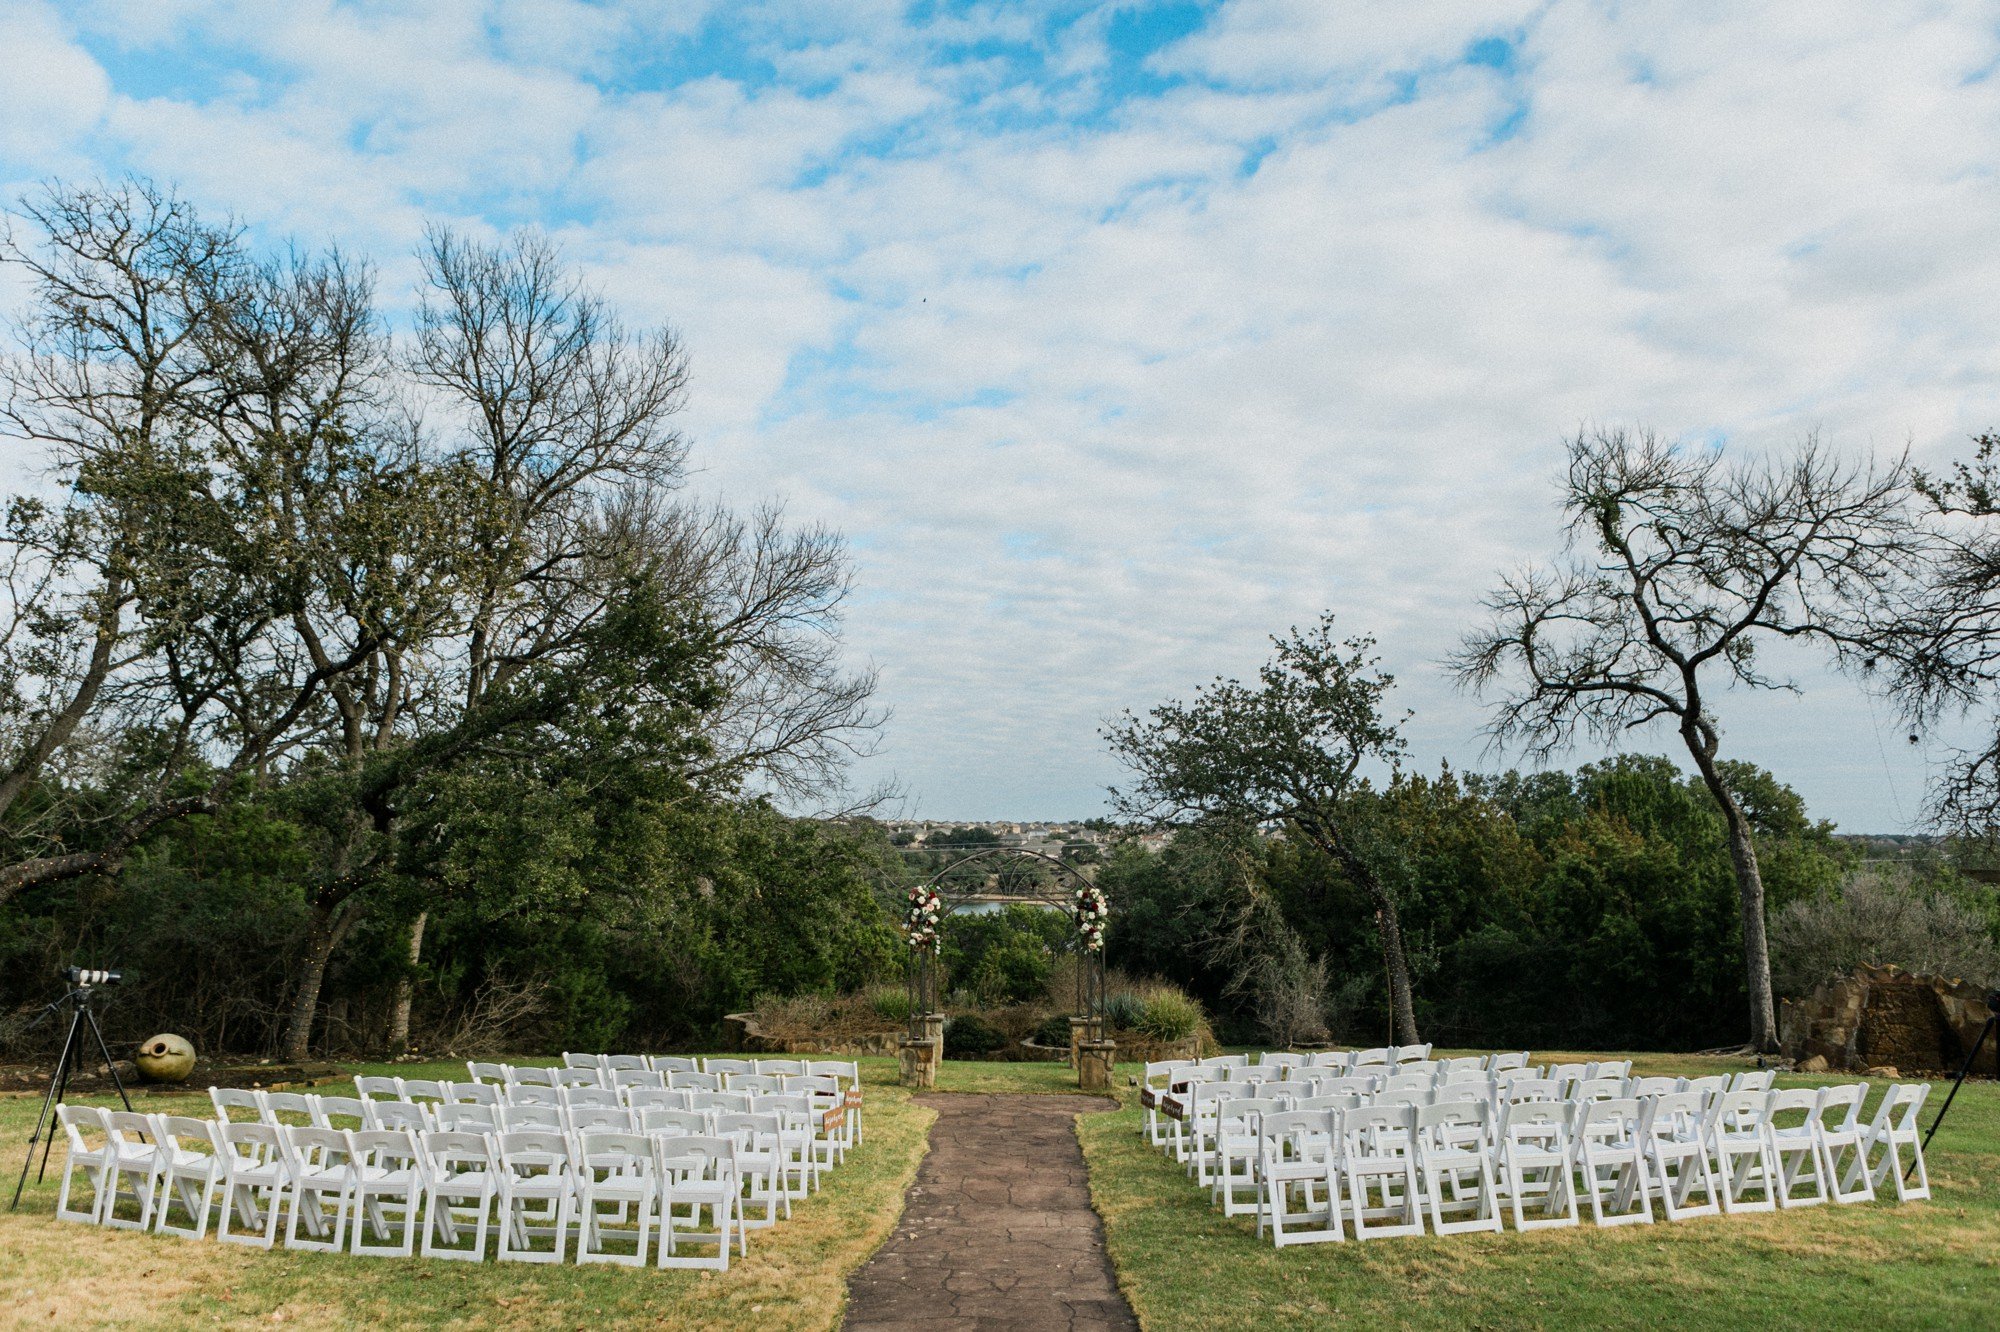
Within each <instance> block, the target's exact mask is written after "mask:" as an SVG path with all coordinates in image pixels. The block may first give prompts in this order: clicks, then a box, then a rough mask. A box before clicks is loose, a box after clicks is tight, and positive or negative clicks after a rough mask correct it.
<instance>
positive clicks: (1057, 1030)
mask: <svg viewBox="0 0 2000 1332" xmlns="http://www.w3.org/2000/svg"><path fill="white" fill-rule="evenodd" d="M1035 1044H1036V1045H1047V1046H1052V1047H1054V1048H1055V1049H1058V1050H1067V1049H1069V1014H1067V1013H1057V1014H1055V1015H1054V1016H1052V1017H1050V1018H1048V1019H1047V1020H1045V1021H1044V1022H1043V1023H1042V1025H1041V1026H1039V1027H1036V1028H1035Z"/></svg>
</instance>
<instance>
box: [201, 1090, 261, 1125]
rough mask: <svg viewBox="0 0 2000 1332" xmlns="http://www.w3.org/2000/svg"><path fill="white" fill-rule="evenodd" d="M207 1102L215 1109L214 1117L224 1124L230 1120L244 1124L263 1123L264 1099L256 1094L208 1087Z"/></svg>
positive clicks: (248, 1091) (247, 1091)
mask: <svg viewBox="0 0 2000 1332" xmlns="http://www.w3.org/2000/svg"><path fill="white" fill-rule="evenodd" d="M208 1100H209V1104H211V1105H213V1106H214V1107H215V1117H216V1118H217V1119H219V1120H221V1121H222V1122H223V1123H225V1124H226V1123H229V1122H230V1121H232V1120H234V1121H236V1122H239V1123H245V1124H261V1123H263V1122H264V1098H263V1096H262V1094H260V1093H258V1092H255V1091H250V1090H248V1089H244V1088H237V1087H210V1088H209V1089H208ZM237 1112H240V1113H237Z"/></svg>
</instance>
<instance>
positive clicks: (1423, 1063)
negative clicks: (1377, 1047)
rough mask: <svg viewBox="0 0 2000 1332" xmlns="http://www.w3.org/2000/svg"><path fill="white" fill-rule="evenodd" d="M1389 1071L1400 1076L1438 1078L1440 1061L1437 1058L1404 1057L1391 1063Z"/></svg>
mask: <svg viewBox="0 0 2000 1332" xmlns="http://www.w3.org/2000/svg"><path fill="white" fill-rule="evenodd" d="M1388 1072H1390V1073H1392V1074H1394V1075H1395V1076H1396V1077H1399V1078H1430V1079H1432V1080H1433V1081H1435V1080H1436V1078H1437V1073H1438V1061H1437V1060H1435V1059H1404V1060H1400V1061H1398V1062H1396V1063H1394V1064H1391V1065H1389V1068H1388Z"/></svg>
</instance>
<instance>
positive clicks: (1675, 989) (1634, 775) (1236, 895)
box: [1099, 757, 2000, 1050]
mask: <svg viewBox="0 0 2000 1332" xmlns="http://www.w3.org/2000/svg"><path fill="white" fill-rule="evenodd" d="M1727 771H1728V777H1729V781H1730V783H1731V788H1732V790H1733V791H1734V792H1735V793H1736V794H1737V796H1738V798H1739V799H1740V800H1741V801H1742V802H1743V805H1744V808H1745V809H1746V810H1748V811H1749V812H1750V817H1751V820H1752V823H1753V827H1754V835H1755V837H1756V839H1757V849H1758V857H1759V862H1760V864H1761V866H1762V870H1763V879H1764V884H1765V888H1766V891H1767V892H1768V894H1769V899H1770V902H1771V907H1772V911H1773V915H1774V919H1775V920H1776V921H1777V922H1778V925H1779V928H1778V930H1777V931H1776V938H1775V941H1774V948H1775V949H1776V951H1777V957H1776V958H1775V959H1774V960H1775V961H1776V962H1777V963H1778V964H1779V966H1778V968H1777V970H1778V974H1779V975H1780V978H1781V979H1782V980H1784V981H1785V982H1787V984H1786V985H1785V986H1784V987H1783V989H1781V993H1791V994H1796V993H1799V992H1801V991H1802V990H1803V989H1805V988H1809V987H1810V985H1811V984H1812V983H1813V982H1816V981H1817V980H1819V979H1821V976H1822V973H1823V972H1824V971H1828V970H1831V969H1833V968H1835V967H1837V966H1841V965H1852V964H1853V963H1854V962H1856V961H1861V960H1870V961H1899V962H1916V963H1918V964H1922V963H1923V962H1924V961H1925V960H1926V959H1927V957H1928V956H1929V955H1928V954H1926V955H1925V957H1915V956H1911V955H1909V954H1907V953H1904V952H1899V951H1898V950H1899V949H1912V950H1915V949H1917V947H1918V945H1916V944H1915V943H1914V942H1913V941H1912V940H1911V939H1910V938H1909V937H1908V935H1907V933H1903V934H1897V933H1892V932H1889V931H1885V930H1884V929H1882V928H1881V926H1880V923H1879V922H1871V921H1868V920H1863V921H1861V922H1860V923H1859V927H1858V928H1849V930H1848V935H1842V934H1840V932H1839V931H1840V929H1841V928H1843V927H1842V926H1841V925H1839V924H1837V923H1829V922H1828V921H1826V920H1825V919H1824V918H1825V917H1826V915H1827V913H1828V911H1829V909H1830V907H1831V908H1835V909H1837V904H1838V903H1839V902H1840V901H1841V900H1842V896H1843V893H1846V892H1852V891H1855V887H1856V885H1855V883H1854V881H1853V875H1854V871H1855V868H1856V856H1855V854H1854V851H1853V849H1852V848H1850V847H1848V846H1846V845H1844V844H1843V843H1842V842H1841V841H1840V840H1838V839H1836V838H1835V837H1834V835H1833V832H1832V828H1831V825H1829V824H1826V823H1823V822H1819V821H1816V820H1813V819H1811V818H1810V817H1809V816H1808V814H1807V812H1806V810H1805V807H1804V803H1803V802H1802V801H1801V800H1800V799H1799V797H1798V796H1797V794H1796V793H1794V792H1793V791H1791V790H1790V789H1788V788H1786V787H1785V786H1783V785H1781V784H1780V783H1778V782H1777V781H1775V780H1774V779H1773V778H1772V777H1771V776H1770V775H1769V774H1768V773H1765V772H1763V771H1761V770H1758V769H1756V768H1753V767H1750V766H1748V765H1743V764H1730V765H1728V769H1727ZM1346 815H1347V818H1348V820H1349V822H1348V828H1349V834H1350V836H1351V837H1352V838H1353V839H1354V840H1355V841H1356V843H1357V844H1359V845H1361V846H1363V847H1365V854H1366V855H1367V856H1368V857H1369V862H1370V864H1371V866H1372V867H1373V868H1374V869H1375V871H1376V873H1378V874H1379V875H1380V876H1381V878H1382V879H1383V880H1384V881H1385V883H1386V884H1387V886H1388V889H1389V891H1391V892H1393V893H1394V895H1395V899H1396V902H1397V905H1398V908H1399V910H1400V913H1401V919H1402V924H1403V930H1404V935H1405V940H1406V946H1407V952H1408V955H1409V957H1410V961H1411V972H1412V975H1411V980H1412V985H1411V989H1412V992H1413V996H1414V1004H1415V1009H1416V1017H1417V1021H1418V1022H1419V1024H1420V1025H1421V1029H1422V1031H1423V1033H1424V1035H1425V1037H1426V1038H1427V1039H1430V1040H1434V1041H1436V1042H1437V1043H1439V1044H1444V1045H1452V1046H1470V1047H1476V1048H1494V1047H1506V1046H1519V1047H1523V1048H1543V1049H1555V1048H1578V1049H1677V1050H1692V1049H1705V1048H1713V1047H1718V1046H1723V1045H1729V1044H1734V1043H1736V1042H1738V1041H1740V1040H1741V1036H1742V1021H1743V1019H1742V1015H1743V1010H1744V1003H1745V995H1744V973H1743V968H1742V966H1741V965H1740V962H1739V958H1740V957H1741V952H1742V946H1741V937H1740V931H1741V914H1740V912H1739V910H1738V899H1737V893H1736V886H1735V876H1734V872H1733V868H1732V865H1731V860H1730V853H1729V846H1728V829H1727V826H1726V824H1725V821H1724V819H1723V817H1722V815H1721V814H1720V812H1719V811H1718V810H1717V809H1716V806H1715V802H1714V801H1713V800H1712V799H1711V798H1710V797H1709V794H1708V792H1707V791H1706V790H1705V789H1704V788H1703V786H1702V785H1701V783H1700V780H1699V778H1694V777H1690V776H1688V775H1686V774H1684V773H1682V772H1681V771H1679V770H1678V769H1676V768H1675V767H1674V766H1673V765H1672V764H1671V763H1669V762H1668V761H1666V760H1665V759H1661V758H1650V757H1625V758H1619V759H1614V760H1611V761H1608V762H1604V763H1598V764H1591V765H1587V766H1584V767H1582V768H1580V769H1578V770H1576V771H1575V772H1573V773H1565V772H1542V773H1534V774H1527V775H1523V774H1519V773H1508V774H1506V775H1504V776H1500V777H1483V776H1476V775H1468V776H1460V775H1458V774H1454V773H1452V772H1450V771H1444V772H1441V773H1440V774H1438V775H1437V776H1433V777H1422V776H1418V777H1404V778H1400V779H1398V780H1396V781H1394V782H1393V783H1392V784H1390V785H1389V786H1388V787H1387V788H1386V789H1368V790H1365V791H1363V792H1360V793H1358V794H1356V795H1355V796H1354V797H1352V798H1351V801H1350V804H1349V806H1348V808H1347V811H1346ZM1099 882H1100V883H1101V884H1103V885H1104V887H1105V888H1106V890H1107V892H1108V893H1109V894H1110V896H1111V899H1112V901H1113V902H1114V903H1116V905H1117V928H1116V929H1115V930H1114V931H1112V932H1111V934H1110V935H1109V939H1108V944H1107V947H1108V949H1109V959H1110V961H1111V962H1112V963H1113V964H1114V965H1117V966H1119V967H1122V968H1123V969H1125V970H1126V971H1129V972H1132V973H1135V974H1151V975H1160V976H1171V977H1174V978H1175V979H1177V980H1179V981H1180V982H1181V983H1182V984H1183V985H1185V986H1187V987H1188V988H1190V989H1191V990H1192V991H1193V992H1194V993H1195V994H1196V995H1197V996H1198V997H1199V998H1200V999H1201V1000H1202V1001H1203V1002H1204V1004H1206V1005H1207V1006H1208V1008H1209V1011H1210V1013H1211V1017H1212V1020H1213V1022H1214V1023H1215V1025H1216V1028H1217V1031H1218V1034H1219V1035H1220V1036H1221V1037H1222V1038H1223V1039H1224V1040H1225V1041H1231V1042H1253V1041H1254V1042H1273V1043H1281V1044H1282V1043H1288V1042H1290V1041H1294V1040H1302V1039H1326V1038H1329V1037H1331V1038H1333V1039H1337V1040H1341V1041H1348V1042H1358V1043H1361V1044H1382V1043H1385V1042H1387V1041H1389V1040H1390V1039H1391V1034H1390V1033H1391V1013H1390V1010H1389V1005H1388V996H1387V994H1386V992H1385V989H1384V969H1383V966H1382V955H1381V943H1380V939H1379V936H1378V934H1377V931H1376V929H1375V928H1374V925H1373V921H1372V912H1373V900H1372V898H1371V896H1370V894H1369V892H1368V891H1367V890H1365V889H1364V888H1363V887H1361V886H1360V885H1357V884H1356V883H1355V882H1354V880H1353V879H1352V878H1351V877H1350V876H1349V875H1348V874H1347V873H1345V872H1344V870H1343V869H1342V867H1341V866H1340V865H1338V864H1337V863H1335V862H1334V861H1333V860H1332V859H1331V858H1330V857H1328V856H1327V855H1326V854H1325V853H1324V852H1323V851H1321V850H1319V849H1318V848H1316V847H1314V846H1313V845H1312V844H1310V843H1309V842H1306V841H1304V840H1303V839H1299V838H1294V837H1279V838H1268V839H1267V838H1260V837H1257V836H1255V835H1254V834H1251V833H1247V832H1245V831H1244V830H1243V826H1242V825H1240V824H1229V823H1224V822H1213V823H1208V824H1200V825H1196V826H1193V827H1191V828H1188V829H1186V830H1184V831H1183V832H1181V833H1180V834H1179V835H1178V836H1177V837H1176V839H1175V840H1174V841H1173V843H1172V844H1171V845H1170V846H1168V847H1167V848H1166V849H1165V850H1164V851H1162V852H1160V853H1158V854H1148V853H1145V852H1142V851H1140V850H1138V849H1137V848H1136V846H1127V847H1125V848H1123V849H1121V850H1120V851H1119V852H1118V853H1117V854H1116V855H1114V856H1113V857H1112V859H1111V861H1110V863H1109V864H1108V865H1107V866H1106V867H1105V869H1104V872H1103V874H1102V877H1101V878H1100V879H1099ZM1862 882H1863V887H1862V891H1871V892H1883V891H1887V892H1888V893H1889V894H1890V895H1891V896H1892V897H1893V898H1894V900H1896V901H1897V902H1898V903H1899V904H1901V905H1900V910H1901V911H1902V914H1903V915H1904V917H1905V918H1909V917H1912V916H1916V915H1923V916H1924V918H1925V919H1926V920H1927V921H1931V922H1935V921H1936V920H1937V919H1938V918H1940V917H1942V918H1944V919H1945V920H1946V921H1947V922H1948V923H1949V924H1951V925H1953V926H1955V928H1956V929H1957V931H1958V933H1957V935H1956V936H1955V937H1954V938H1953V940H1952V941H1951V942H1952V943H1953V945H1954V946H1956V947H1957V948H1958V952H1957V953H1956V954H1954V956H1956V957H1959V958H1966V957H1971V958H1974V959H1976V960H1977V962H1978V963H1981V964H1984V965H1987V966H1991V965H1992V963H1993V958H1994V953H1993V944H1994V941H1995V940H1996V939H1997V938H2000V910H1996V907H1995V902H1994V897H1993V894H1992V891H1991V889H1990V888H1987V887H1986V886H1984V885H1976V884H1971V883H1968V882H1966V881H1965V880H1963V879H1962V878H1960V877H1959V876H1958V875H1957V874H1956V873H1955V872H1954V871H1953V869H1952V867H1951V865H1950V863H1949V862H1948V861H1947V860H1943V859H1932V860H1928V861H1926V862H1924V863H1922V864H1919V865H1915V866H1911V867H1905V871H1904V872H1903V873H1902V874H1901V875H1900V876H1899V881H1898V882H1897V883H1896V884H1895V885H1894V886H1893V888H1891V889H1888V890H1883V889H1881V888H1879V887H1874V888H1869V887H1867V886H1866V885H1867V881H1866V880H1863V881H1862ZM1795 922H1796V924H1795ZM1850 936H1851V937H1850ZM1843 945H1846V946H1847V951H1845V952H1842V951H1841V948H1842V946H1843ZM1788 949H1789V950H1792V952H1791V953H1788V952H1787V950H1788ZM1884 949H1887V950H1888V954H1893V955H1888V954H1885V952H1884V951H1883V950H1884ZM1794 954H1795V955H1796V956H1795V957H1794ZM1788 962H1795V965H1791V966H1787V965H1786V963H1788Z"/></svg>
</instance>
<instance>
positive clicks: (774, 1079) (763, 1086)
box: [725, 1073, 785, 1092]
mask: <svg viewBox="0 0 2000 1332" xmlns="http://www.w3.org/2000/svg"><path fill="white" fill-rule="evenodd" d="M725 1080H726V1081H727V1082H728V1083H729V1090H730V1091H733V1092H775V1091H783V1090H784V1089H785V1084H784V1080H783V1079H782V1078H780V1077H779V1076H778V1075H777V1074H775V1073H731V1074H730V1075H729V1076H728V1078H727V1079H725Z"/></svg>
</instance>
